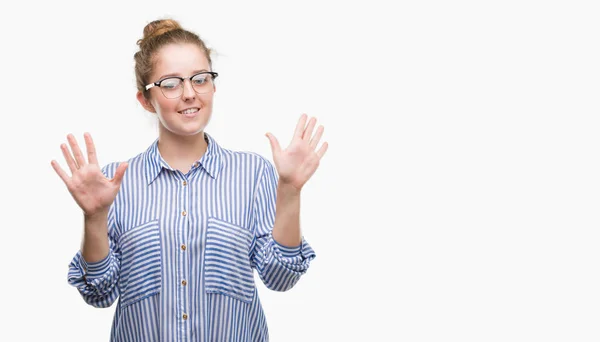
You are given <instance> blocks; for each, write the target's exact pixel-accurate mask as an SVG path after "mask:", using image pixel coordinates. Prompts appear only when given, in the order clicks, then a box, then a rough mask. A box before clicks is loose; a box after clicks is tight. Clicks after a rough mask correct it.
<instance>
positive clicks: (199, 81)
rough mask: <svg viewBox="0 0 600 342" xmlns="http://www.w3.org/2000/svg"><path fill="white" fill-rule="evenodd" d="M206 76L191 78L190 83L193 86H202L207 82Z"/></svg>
mask: <svg viewBox="0 0 600 342" xmlns="http://www.w3.org/2000/svg"><path fill="white" fill-rule="evenodd" d="M208 77H209V76H208V75H198V76H195V77H193V78H192V83H193V84H194V85H203V84H204V83H206V82H207V81H208Z"/></svg>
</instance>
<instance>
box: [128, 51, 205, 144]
mask: <svg viewBox="0 0 600 342" xmlns="http://www.w3.org/2000/svg"><path fill="white" fill-rule="evenodd" d="M155 61H156V63H155V66H154V70H153V72H152V74H151V76H150V82H157V81H159V80H161V79H163V78H166V77H168V76H180V77H189V76H192V75H194V74H197V73H198V72H201V71H211V70H210V65H209V63H208V59H207V58H206V56H205V54H204V53H203V52H202V50H200V48H199V47H197V46H196V45H193V44H170V45H166V46H164V47H163V48H162V49H161V50H159V51H158V53H157V56H156V60H155ZM150 82H149V83H150ZM149 91H150V94H149V95H150V96H149V97H150V99H149V100H146V99H145V98H144V96H143V94H142V93H140V92H138V94H137V98H138V101H140V103H141V104H142V106H144V108H146V109H147V110H148V111H150V112H152V113H156V114H157V115H158V119H159V120H160V123H161V125H160V133H161V134H175V135H178V136H192V135H196V134H198V133H200V132H203V131H204V128H205V127H206V125H207V124H208V122H209V121H210V116H211V114H212V104H213V97H214V92H215V91H216V88H215V87H214V85H212V84H211V85H210V87H209V90H208V91H207V92H206V93H203V94H198V93H197V92H196V91H194V88H193V87H192V82H191V81H190V80H185V81H184V85H183V94H182V95H181V96H180V97H177V98H173V99H170V98H167V97H165V96H164V95H163V93H162V91H161V89H160V88H159V87H152V88H150V90H149Z"/></svg>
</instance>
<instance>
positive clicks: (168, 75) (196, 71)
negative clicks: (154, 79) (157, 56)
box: [158, 69, 208, 80]
mask: <svg viewBox="0 0 600 342" xmlns="http://www.w3.org/2000/svg"><path fill="white" fill-rule="evenodd" d="M204 71H208V70H206V69H200V70H195V71H193V72H192V75H195V74H197V73H199V72H204ZM179 75H180V74H178V73H174V74H166V75H162V76H161V77H159V78H158V79H159V80H162V79H163V78H167V77H173V76H178V77H179Z"/></svg>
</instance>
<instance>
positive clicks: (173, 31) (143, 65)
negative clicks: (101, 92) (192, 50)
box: [133, 19, 212, 99]
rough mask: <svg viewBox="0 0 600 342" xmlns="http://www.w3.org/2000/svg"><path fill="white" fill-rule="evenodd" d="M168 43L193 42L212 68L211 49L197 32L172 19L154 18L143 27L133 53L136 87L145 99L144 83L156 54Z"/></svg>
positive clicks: (146, 92)
mask: <svg viewBox="0 0 600 342" xmlns="http://www.w3.org/2000/svg"><path fill="white" fill-rule="evenodd" d="M169 44H194V45H196V46H198V47H199V48H200V50H201V51H202V52H204V54H205V55H206V58H207V59H208V64H209V66H210V69H211V70H212V60H211V58H210V57H211V53H212V50H211V49H209V48H208V47H206V44H205V43H204V41H203V40H202V39H200V37H199V36H198V35H197V34H195V33H193V32H190V31H187V30H184V29H183V28H182V27H181V26H180V25H179V23H178V22H177V21H175V20H173V19H160V20H154V21H152V22H150V23H149V24H148V25H146V27H144V37H143V38H142V39H139V40H138V41H137V45H139V47H140V51H138V52H136V53H135V54H134V55H133V58H134V60H135V78H136V84H137V89H138V90H139V91H141V92H142V94H144V97H145V98H146V99H149V97H150V94H149V92H148V91H147V90H146V85H147V84H148V83H150V82H151V81H150V80H149V78H150V75H151V74H152V71H153V69H154V65H155V62H156V54H157V52H158V51H159V50H160V49H161V48H162V47H163V46H165V45H169Z"/></svg>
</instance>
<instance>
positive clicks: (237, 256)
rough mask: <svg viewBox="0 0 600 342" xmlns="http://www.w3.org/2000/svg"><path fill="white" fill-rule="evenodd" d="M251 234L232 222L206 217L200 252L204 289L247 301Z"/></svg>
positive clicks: (250, 294)
mask: <svg viewBox="0 0 600 342" xmlns="http://www.w3.org/2000/svg"><path fill="white" fill-rule="evenodd" d="M251 244H252V234H251V233H250V231H249V230H247V229H245V228H243V227H240V226H237V225H234V224H232V223H229V222H226V221H223V220H220V219H217V218H209V219H208V224H207V232H206V250H205V252H204V272H205V291H206V292H207V293H218V294H222V295H226V296H230V297H233V298H236V299H238V300H241V301H243V302H245V303H251V302H252V299H253V297H254V274H253V271H252V267H251V266H250V246H251Z"/></svg>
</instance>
